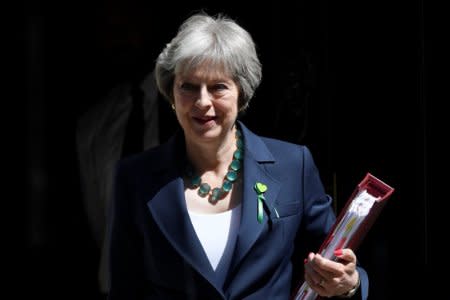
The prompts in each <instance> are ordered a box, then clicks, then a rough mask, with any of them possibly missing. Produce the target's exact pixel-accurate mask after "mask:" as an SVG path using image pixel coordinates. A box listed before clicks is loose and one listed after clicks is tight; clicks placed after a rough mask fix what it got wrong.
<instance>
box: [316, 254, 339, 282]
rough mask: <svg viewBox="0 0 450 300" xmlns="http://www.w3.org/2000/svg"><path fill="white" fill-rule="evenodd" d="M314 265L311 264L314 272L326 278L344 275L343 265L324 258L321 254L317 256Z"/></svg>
mask: <svg viewBox="0 0 450 300" xmlns="http://www.w3.org/2000/svg"><path fill="white" fill-rule="evenodd" d="M313 262H314V264H311V265H312V267H313V269H314V271H316V272H317V273H319V274H320V275H322V276H326V278H332V277H334V276H340V275H341V274H342V264H341V263H339V262H335V261H332V260H330V259H327V258H324V257H323V256H321V255H320V254H316V255H315V256H314V260H313Z"/></svg>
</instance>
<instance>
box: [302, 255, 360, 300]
mask: <svg viewBox="0 0 450 300" xmlns="http://www.w3.org/2000/svg"><path fill="white" fill-rule="evenodd" d="M334 254H335V256H336V257H337V261H332V260H329V259H327V258H324V257H322V256H321V255H320V254H314V253H309V255H308V258H307V259H305V280H306V282H307V283H308V285H309V286H310V287H311V288H312V289H313V290H314V291H316V292H317V293H318V294H319V295H320V296H322V297H332V296H340V295H344V294H345V293H347V292H348V291H350V290H351V289H353V288H354V287H355V286H356V285H357V284H358V280H359V274H358V271H357V270H356V256H355V253H354V252H353V251H352V250H351V249H338V250H336V251H335V253H334Z"/></svg>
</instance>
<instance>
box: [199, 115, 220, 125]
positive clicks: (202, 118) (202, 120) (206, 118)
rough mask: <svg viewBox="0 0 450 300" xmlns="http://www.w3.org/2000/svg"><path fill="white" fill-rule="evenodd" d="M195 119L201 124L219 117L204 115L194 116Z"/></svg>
mask: <svg viewBox="0 0 450 300" xmlns="http://www.w3.org/2000/svg"><path fill="white" fill-rule="evenodd" d="M193 119H194V120H195V121H196V122H197V123H200V124H207V123H208V122H211V121H214V120H216V119H217V117H216V116H204V117H193Z"/></svg>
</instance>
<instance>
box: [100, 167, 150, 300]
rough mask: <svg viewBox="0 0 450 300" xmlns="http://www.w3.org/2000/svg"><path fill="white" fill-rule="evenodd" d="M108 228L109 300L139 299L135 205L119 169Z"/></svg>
mask: <svg viewBox="0 0 450 300" xmlns="http://www.w3.org/2000/svg"><path fill="white" fill-rule="evenodd" d="M115 175H116V176H115V186H114V196H113V203H112V213H111V226H110V228H111V229H110V230H111V231H110V237H111V240H110V248H109V250H110V293H109V296H108V299H109V300H118V299H139V298H140V296H139V295H140V293H142V286H143V284H142V282H141V281H142V280H143V271H142V265H143V259H142V253H141V249H142V247H141V242H140V239H139V232H138V230H137V227H136V225H135V218H136V214H135V212H136V209H135V205H133V204H135V203H136V202H135V201H133V200H135V199H134V192H133V191H132V189H131V188H130V186H131V184H130V182H127V181H129V178H127V177H126V176H125V172H124V170H123V168H121V167H120V165H119V168H117V170H116V174H115Z"/></svg>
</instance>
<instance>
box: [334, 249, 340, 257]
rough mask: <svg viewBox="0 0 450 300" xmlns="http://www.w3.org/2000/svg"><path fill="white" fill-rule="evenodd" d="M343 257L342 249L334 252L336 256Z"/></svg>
mask: <svg viewBox="0 0 450 300" xmlns="http://www.w3.org/2000/svg"><path fill="white" fill-rule="evenodd" d="M341 255H342V249H337V250H334V256H341Z"/></svg>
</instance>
